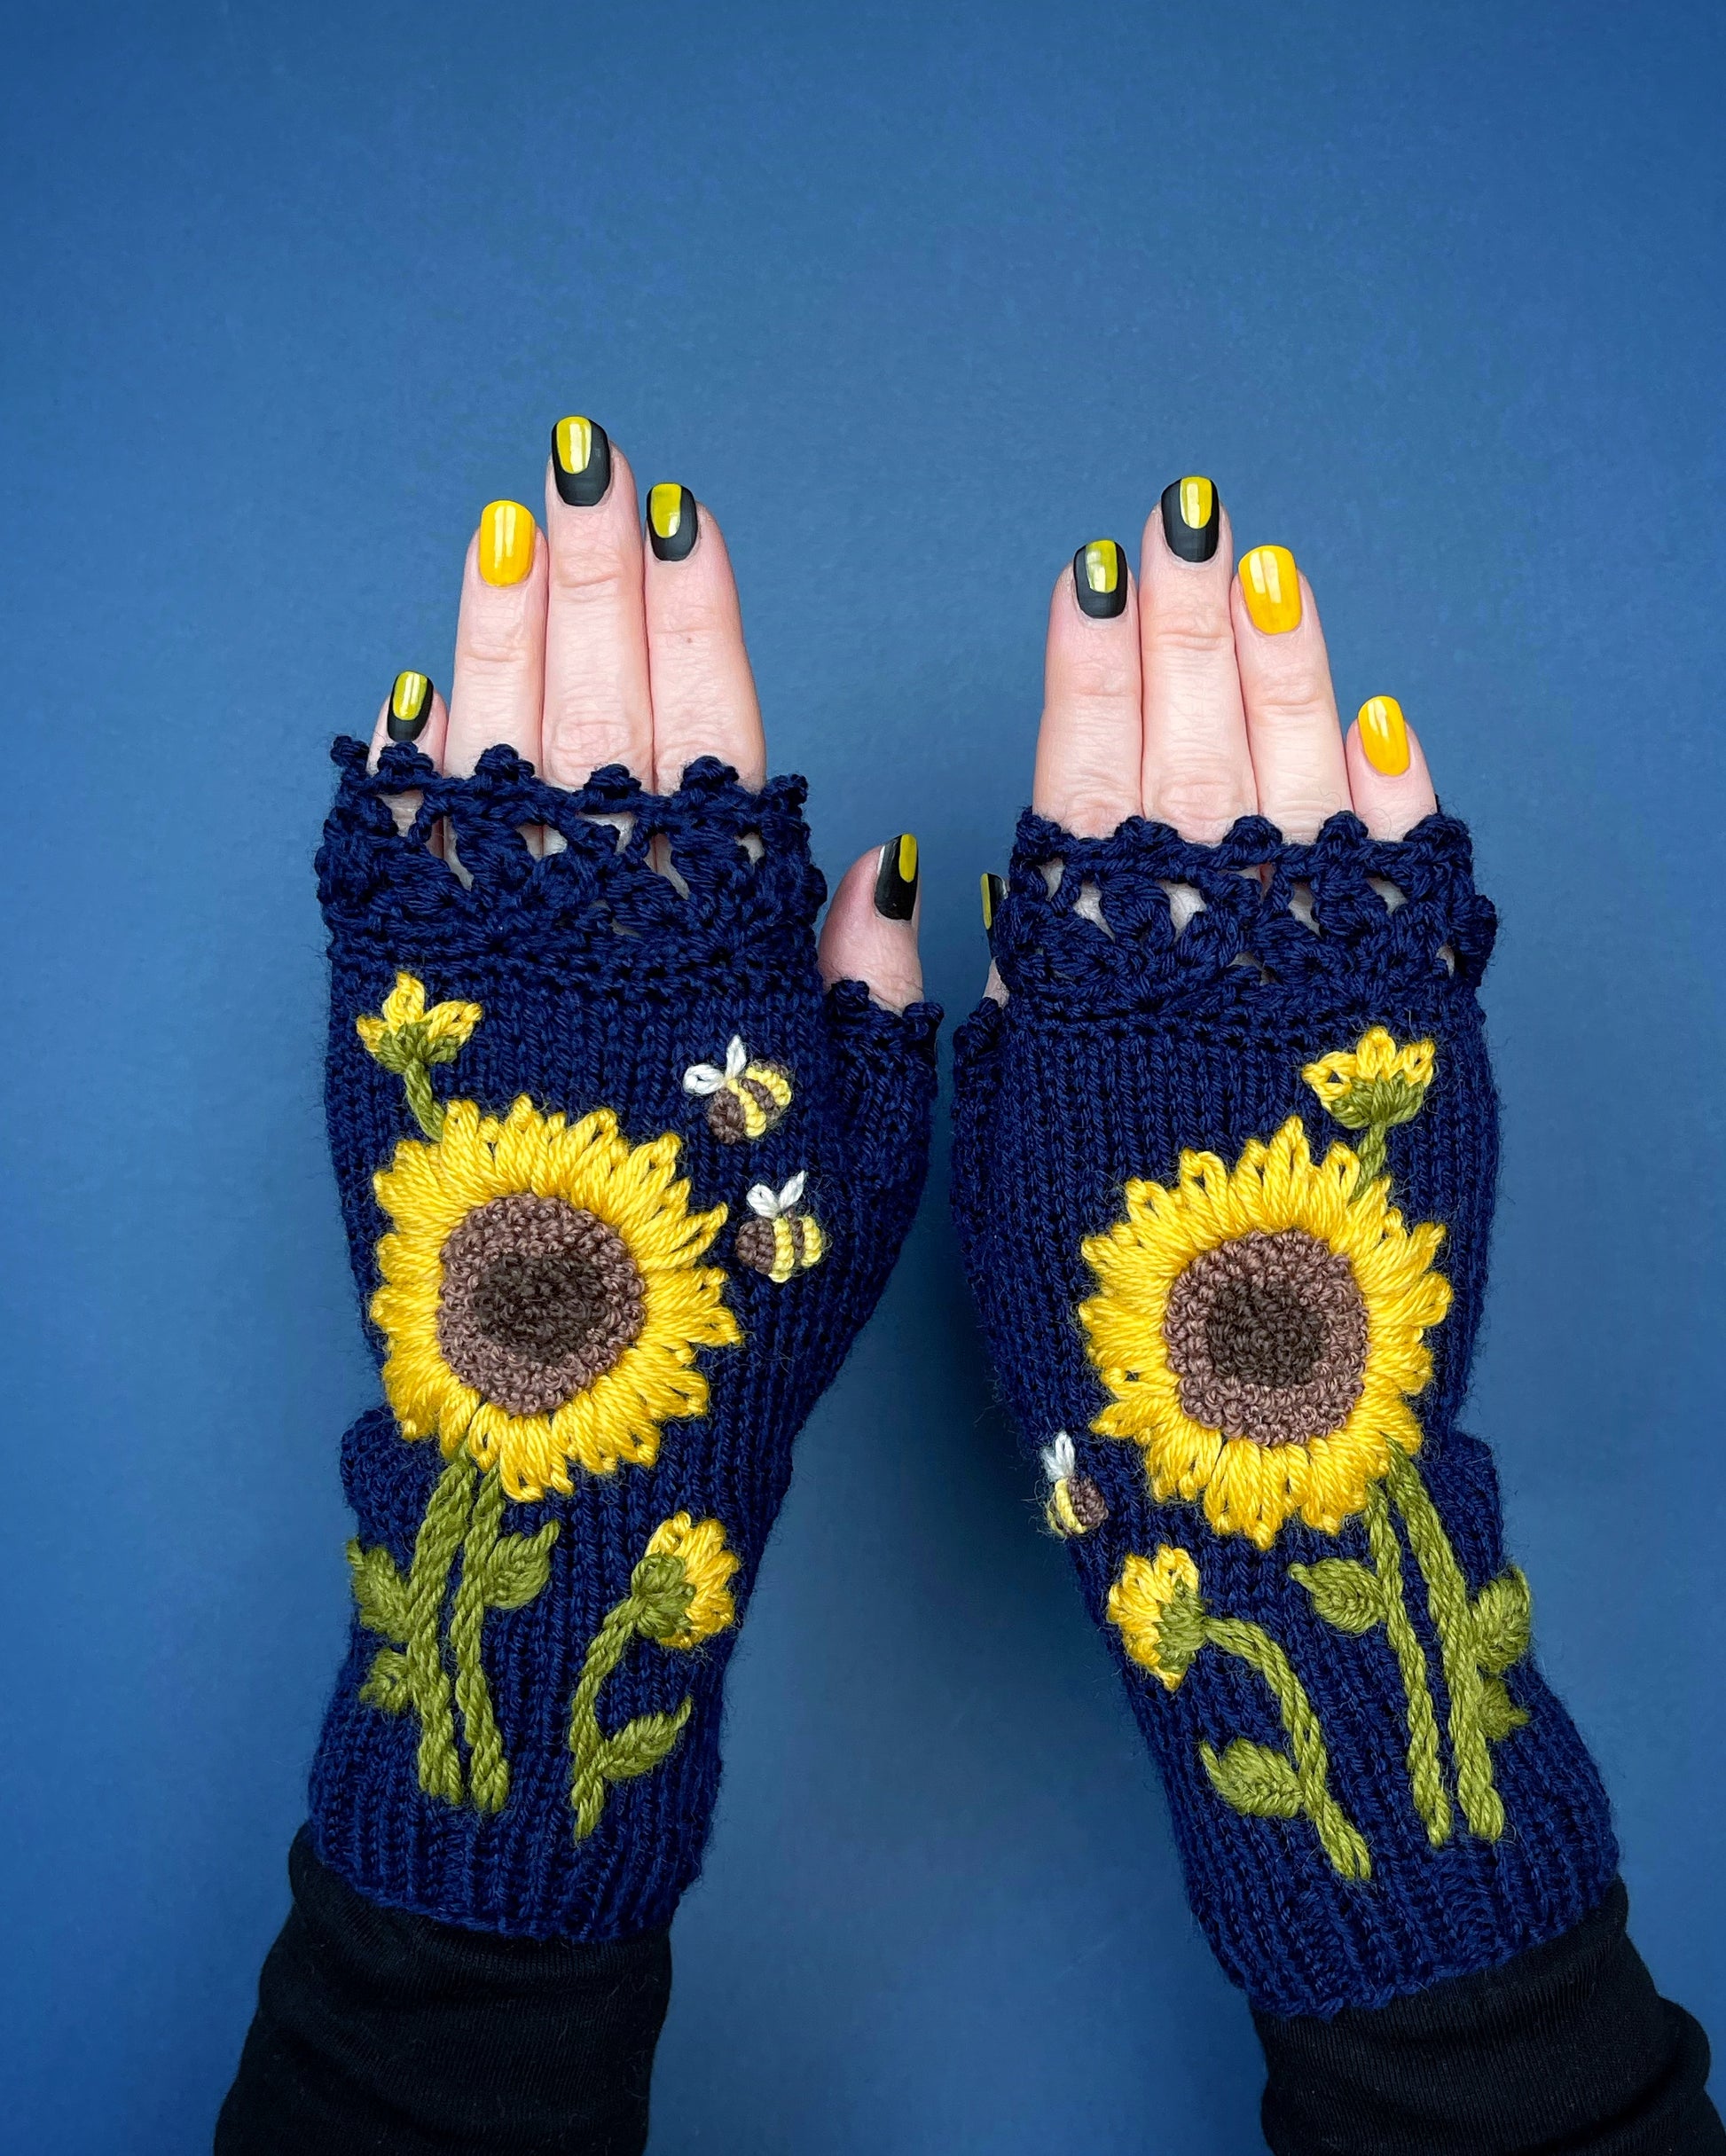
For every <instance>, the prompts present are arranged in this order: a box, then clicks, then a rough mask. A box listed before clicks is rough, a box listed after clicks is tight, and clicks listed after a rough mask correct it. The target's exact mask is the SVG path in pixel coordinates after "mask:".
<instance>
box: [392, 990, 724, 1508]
mask: <svg viewBox="0 0 1726 2156" xmlns="http://www.w3.org/2000/svg"><path fill="white" fill-rule="evenodd" d="M412 985H414V986H416V987H417V984H412ZM397 992H398V993H399V992H400V989H399V987H398V991H397ZM440 1008H441V1009H445V1010H448V1009H451V1008H461V1007H456V1006H448V1005H445V1006H440ZM385 1009H386V1016H387V1015H388V1005H387V1004H386V1007H385ZM677 1160H678V1140H677V1139H676V1138H675V1137H673V1136H671V1135H667V1136H664V1137H661V1138H655V1139H654V1140H653V1141H650V1142H649V1143H647V1144H645V1145H638V1146H632V1145H631V1144H630V1143H629V1141H627V1139H625V1138H624V1136H623V1135H622V1134H621V1133H620V1132H619V1131H618V1128H617V1120H616V1117H615V1116H614V1115H613V1114H612V1113H611V1111H610V1110H609V1109H595V1110H594V1112H593V1113H592V1114H591V1115H588V1116H584V1117H582V1119H581V1121H580V1122H578V1123H575V1124H570V1123H569V1122H567V1121H566V1119H565V1118H564V1117H562V1116H561V1115H550V1116H543V1115H541V1114H539V1113H538V1112H537V1110H536V1109H535V1108H534V1107H533V1105H532V1103H531V1102H530V1101H529V1100H528V1099H527V1097H526V1096H525V1095H523V1096H522V1098H520V1099H519V1100H517V1101H516V1102H515V1104H514V1107H513V1108H511V1109H510V1111H509V1113H508V1115H507V1117H504V1118H502V1119H501V1120H500V1119H499V1118H498V1117H494V1116H484V1115H482V1114H481V1112H480V1110H479V1109H478V1108H477V1107H476V1106H475V1103H474V1102H471V1101H451V1102H448V1103H446V1104H445V1106H444V1112H443V1120H442V1125H441V1130H440V1135H439V1136H438V1137H437V1139H436V1140H435V1142H422V1141H420V1140H417V1139H407V1138H404V1140H403V1141H401V1143H400V1144H399V1145H398V1146H397V1147H396V1154H395V1157H394V1159H393V1160H392V1162H391V1163H390V1164H389V1166H388V1168H385V1169H383V1170H381V1172H379V1173H378V1174H377V1175H376V1176H375V1177H374V1178H373V1187H374V1188H375V1189H376V1191H377V1195H378V1202H379V1203H380V1204H381V1206H382V1207H383V1208H384V1210H385V1211H387V1212H388V1214H389V1216H390V1219H391V1220H392V1221H393V1223H394V1227H393V1230H392V1232H391V1233H389V1234H388V1235H385V1236H384V1237H383V1238H382V1240H381V1242H380V1243H379V1244H378V1263H379V1267H380V1269H381V1273H382V1274H383V1285H382V1286H381V1288H380V1289H379V1290H378V1291H377V1293H376V1294H375V1295H374V1296H373V1298H372V1316H373V1321H374V1322H375V1323H376V1324H377V1325H378V1327H379V1328H380V1329H381V1331H382V1332H383V1333H384V1335H385V1336H386V1337H387V1339H388V1349H389V1352H388V1359H387V1360H386V1361H385V1363H384V1367H383V1382H384V1389H385V1392H387V1393H388V1399H389V1404H390V1406H391V1407H393V1408H394V1410H395V1412H396V1421H397V1422H398V1423H400V1425H401V1429H402V1433H403V1435H404V1437H408V1438H428V1437H435V1438H436V1439H438V1442H439V1443H440V1445H441V1446H442V1447H443V1452H444V1454H445V1456H446V1457H447V1456H449V1455H451V1454H454V1453H455V1451H456V1450H457V1448H458V1447H459V1446H461V1445H462V1444H463V1443H466V1445H467V1448H468V1450H469V1451H470V1452H471V1453H472V1454H473V1456H474V1458H475V1460H476V1461H477V1462H479V1464H480V1466H481V1467H482V1468H483V1467H490V1466H493V1465H495V1466H496V1467H497V1468H498V1471H499V1473H500V1475H501V1477H502V1478H503V1482H504V1486H505V1488H506V1490H507V1492H508V1494H509V1495H510V1496H511V1497H513V1498H515V1499H518V1500H521V1501H528V1500H531V1499H534V1498H537V1497H541V1496H543V1495H544V1494H545V1492H546V1491H547V1490H548V1489H550V1490H561V1491H568V1490H569V1489H570V1487H571V1486H572V1485H571V1482H570V1478H569V1469H570V1467H571V1466H572V1465H574V1466H578V1467H581V1468H584V1469H586V1470H588V1471H589V1472H590V1473H592V1474H605V1473H608V1472H609V1471H610V1470H612V1469H614V1468H616V1466H617V1465H618V1464H619V1462H625V1461H628V1462H635V1463H637V1464H639V1465H641V1466H649V1465H651V1464H652V1462H654V1460H655V1458H656V1457H657V1456H658V1451H659V1439H660V1431H661V1429H662V1427H663V1424H665V1423H668V1422H672V1421H676V1420H678V1419H679V1418H682V1417H687V1416H692V1415H704V1414H705V1413H706V1412H707V1404H708V1388H707V1379H706V1377H705V1376H703V1375H702V1372H701V1371H700V1370H699V1369H697V1368H695V1356H696V1352H697V1350H698V1349H700V1348H702V1347H724V1346H731V1345H735V1344H736V1343H737V1342H738V1341H739V1340H740V1339H741V1337H742V1336H741V1332H740V1331H739V1329H738V1325H737V1321H736V1319H735V1318H734V1316H733V1315H732V1313H731V1312H730V1310H729V1309H728V1308H727V1307H726V1304H725V1302H724V1300H723V1299H722V1290H723V1288H724V1285H725V1279H726V1275H725V1274H724V1273H723V1272H721V1271H720V1270H719V1269H718V1267H716V1266H703V1265H702V1264H701V1263H700V1262H699V1260H700V1258H702V1254H703V1252H705V1251H706V1250H707V1249H708V1247H709V1246H710V1244H711V1243H712V1241H713V1239H714V1237H715V1235H718V1231H719V1228H720V1227H721V1226H722V1224H723V1223H724V1221H725V1219H726V1209H725V1208H724V1207H723V1206H718V1207H716V1208H715V1209H714V1210H713V1211H710V1212H692V1211H690V1210H689V1203H688V1197H689V1186H688V1185H687V1183H686V1182H682V1181H679V1180H678V1179H677ZM522 1193H529V1194H531V1195H532V1196H537V1197H541V1198H560V1199H562V1200H563V1201H564V1202H565V1203H568V1204H569V1205H570V1206H572V1207H575V1208H577V1209H578V1210H580V1211H586V1212H589V1213H592V1215H593V1216H594V1217H595V1219H598V1220H600V1221H601V1222H603V1223H604V1224H605V1225H606V1226H607V1227H609V1228H611V1229H612V1230H613V1231H614V1232H615V1233H616V1235H617V1236H618V1237H619V1238H620V1240H621V1241H622V1243H623V1244H624V1248H625V1250H627V1251H628V1254H629V1257H630V1258H631V1260H632V1262H633V1264H634V1265H635V1266H636V1268H637V1270H638V1271H639V1274H640V1276H641V1283H642V1318H641V1323H640V1327H639V1331H638V1332H637V1333H636V1335H635V1337H634V1338H633V1339H632V1340H631V1342H630V1343H629V1345H627V1346H626V1347H624V1349H623V1351H622V1352H621V1353H620V1354H619V1355H618V1357H617V1359H616V1361H615V1362H614V1363H613V1364H612V1366H611V1367H610V1368H608V1369H607V1370H606V1371H604V1372H603V1374H602V1375H600V1376H597V1377H595V1378H594V1379H593V1380H592V1383H591V1384H588V1385H586V1386H585V1387H584V1389H583V1390H582V1391H580V1392H577V1393H576V1394H575V1396H574V1397H573V1398H572V1399H567V1400H565V1401H564V1402H563V1404H562V1405H561V1407H557V1408H556V1409H554V1410H553V1411H552V1412H550V1413H545V1414H533V1415H516V1414H512V1413H510V1412H509V1411H508V1410H507V1409H506V1408H505V1407H501V1406H499V1405H498V1403H497V1402H495V1401H493V1400H490V1399H485V1398H484V1397H482V1394H480V1393H479V1392H476V1391H475V1389H474V1388H473V1387H472V1386H471V1385H469V1384H465V1383H464V1382H463V1381H462V1379H461V1378H460V1377H459V1376H457V1374H456V1372H455V1371H454V1370H453V1369H452V1368H451V1367H450V1364H449V1363H448V1361H447V1360H445V1359H444V1356H443V1351H442V1348H441V1346H440V1345H439V1340H438V1316H439V1308H440V1297H441V1293H442V1290H443V1247H444V1244H445V1243H446V1242H447V1241H448V1239H449V1237H450V1235H451V1233H452V1232H453V1231H454V1229H456V1228H457V1227H459V1225H460V1224H461V1222H462V1221H463V1220H465V1219H467V1216H468V1214H469V1213H471V1212H472V1211H474V1210H475V1208H476V1207H478V1206H482V1205H485V1204H487V1203H490V1201H492V1200H493V1199H496V1198H500V1197H506V1196H513V1195H516V1194H522Z"/></svg>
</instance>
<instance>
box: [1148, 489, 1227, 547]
mask: <svg viewBox="0 0 1726 2156" xmlns="http://www.w3.org/2000/svg"><path fill="white" fill-rule="evenodd" d="M1221 507H1222V504H1221V503H1220V501H1219V500H1218V499H1217V490H1216V489H1215V488H1214V487H1213V486H1212V484H1211V482H1210V481H1209V480H1208V479H1177V480H1176V481H1175V482H1173V485H1172V486H1166V487H1165V488H1164V490H1163V537H1164V538H1165V539H1166V540H1167V541H1168V547H1169V552H1170V553H1172V554H1173V556H1174V557H1175V559H1176V561H1209V560H1210V559H1211V557H1212V554H1213V553H1216V551H1217V534H1218V530H1219V529H1220V523H1221V519H1220V516H1219V514H1218V512H1219V511H1220V509H1221Z"/></svg>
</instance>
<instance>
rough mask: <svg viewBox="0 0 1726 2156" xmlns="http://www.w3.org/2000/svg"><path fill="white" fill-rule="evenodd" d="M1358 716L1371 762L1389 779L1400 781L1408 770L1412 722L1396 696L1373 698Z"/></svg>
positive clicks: (1364, 744) (1364, 747) (1362, 745)
mask: <svg viewBox="0 0 1726 2156" xmlns="http://www.w3.org/2000/svg"><path fill="white" fill-rule="evenodd" d="M1356 716H1357V720H1358V723H1359V725H1360V728H1361V748H1362V749H1365V750H1366V752H1367V762H1368V763H1369V764H1371V766H1372V768H1373V769H1374V770H1375V771H1382V772H1384V774H1385V777H1386V778H1387V779H1400V777H1401V776H1402V774H1403V772H1405V771H1407V770H1408V720H1407V719H1405V718H1404V717H1403V716H1402V706H1401V705H1400V703H1399V702H1397V701H1396V699H1395V697H1394V696H1369V697H1368V698H1367V700H1366V702H1364V703H1363V704H1362V705H1361V709H1360V711H1359V712H1358V714H1357V715H1356Z"/></svg>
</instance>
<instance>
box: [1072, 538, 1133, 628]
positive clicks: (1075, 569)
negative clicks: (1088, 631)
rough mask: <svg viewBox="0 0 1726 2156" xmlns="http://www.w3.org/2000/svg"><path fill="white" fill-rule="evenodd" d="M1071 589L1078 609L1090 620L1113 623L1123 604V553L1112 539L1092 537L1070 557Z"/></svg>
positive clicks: (1124, 604) (1124, 569) (1124, 602)
mask: <svg viewBox="0 0 1726 2156" xmlns="http://www.w3.org/2000/svg"><path fill="white" fill-rule="evenodd" d="M1072 588H1073V590H1074V591H1075V592H1077V593H1078V594H1079V612H1080V613H1081V614H1088V615H1090V616H1091V618H1092V620H1093V621H1097V622H1112V621H1113V620H1114V618H1115V616H1116V615H1118V614H1120V613H1123V612H1124V611H1125V610H1126V555H1125V554H1124V553H1122V552H1121V550H1120V548H1119V547H1118V546H1117V545H1116V544H1115V542H1114V541H1113V540H1112V539H1093V540H1092V541H1091V543H1090V545H1088V546H1081V547H1080V548H1079V552H1078V553H1076V554H1075V555H1074V556H1073V558H1072Z"/></svg>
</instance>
